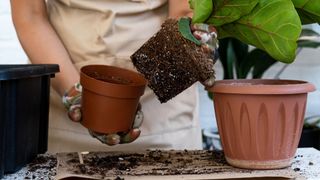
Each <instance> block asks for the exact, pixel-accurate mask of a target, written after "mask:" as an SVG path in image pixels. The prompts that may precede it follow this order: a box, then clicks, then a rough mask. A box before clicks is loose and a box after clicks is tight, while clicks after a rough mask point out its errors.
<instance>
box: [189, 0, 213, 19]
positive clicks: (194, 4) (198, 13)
mask: <svg viewBox="0 0 320 180" xmlns="http://www.w3.org/2000/svg"><path fill="white" fill-rule="evenodd" d="M189 5H190V7H191V9H193V10H194V14H193V18H192V22H193V23H202V22H205V21H206V20H207V19H208V18H209V17H210V15H211V13H212V7H213V4H212V0H200V1H199V0H198V1H196V0H189Z"/></svg>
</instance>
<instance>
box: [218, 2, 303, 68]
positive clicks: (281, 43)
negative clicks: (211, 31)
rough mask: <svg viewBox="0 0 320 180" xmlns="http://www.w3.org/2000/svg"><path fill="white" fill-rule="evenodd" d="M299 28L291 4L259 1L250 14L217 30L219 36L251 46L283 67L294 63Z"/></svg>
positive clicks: (298, 21) (295, 13)
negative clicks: (221, 32)
mask: <svg viewBox="0 0 320 180" xmlns="http://www.w3.org/2000/svg"><path fill="white" fill-rule="evenodd" d="M301 28H302V27H301V22H300V18H299V15H298V14H297V12H296V11H295V9H294V6H293V4H292V2H291V0H273V1H270V0H260V1H259V3H258V5H257V6H255V8H254V9H253V10H252V12H251V13H250V14H248V15H245V16H243V17H241V18H240V19H239V20H237V21H235V22H233V23H229V24H225V25H223V26H220V27H217V29H218V32H219V31H220V30H223V31H224V32H227V35H228V36H230V37H235V38H237V39H239V40H241V41H243V42H245V43H247V44H251V45H254V46H256V47H258V48H259V49H262V50H264V51H266V52H267V53H269V55H270V56H272V57H273V58H275V59H277V60H279V61H281V62H285V63H291V62H292V61H293V60H294V59H295V51H296V48H297V43H296V42H297V40H298V38H299V35H300V33H301ZM224 34H226V33H224ZM220 38H221V37H220Z"/></svg>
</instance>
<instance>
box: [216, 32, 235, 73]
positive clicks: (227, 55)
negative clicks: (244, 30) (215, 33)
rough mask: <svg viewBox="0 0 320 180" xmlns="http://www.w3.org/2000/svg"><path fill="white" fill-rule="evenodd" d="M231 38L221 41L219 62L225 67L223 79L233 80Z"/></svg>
mask: <svg viewBox="0 0 320 180" xmlns="http://www.w3.org/2000/svg"><path fill="white" fill-rule="evenodd" d="M230 44H231V38H225V39H221V40H220V41H219V49H218V52H219V60H220V62H221V64H222V67H223V79H233V61H234V59H232V57H231V56H232V55H231V54H232V50H231V51H230V47H231V45H230Z"/></svg>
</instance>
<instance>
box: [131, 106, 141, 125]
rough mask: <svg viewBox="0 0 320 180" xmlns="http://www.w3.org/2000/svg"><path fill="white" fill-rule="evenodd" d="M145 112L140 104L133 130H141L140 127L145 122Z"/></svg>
mask: <svg viewBox="0 0 320 180" xmlns="http://www.w3.org/2000/svg"><path fill="white" fill-rule="evenodd" d="M143 117H144V116H143V112H142V110H141V104H140V103H139V105H138V108H137V112H136V116H135V119H134V122H133V125H132V128H133V129H137V128H140V126H141V125H142V122H143Z"/></svg>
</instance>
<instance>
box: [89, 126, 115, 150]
mask: <svg viewBox="0 0 320 180" xmlns="http://www.w3.org/2000/svg"><path fill="white" fill-rule="evenodd" d="M88 131H89V133H90V135H91V136H92V137H93V138H96V139H98V140H99V141H100V142H101V143H103V144H107V145H109V146H114V145H117V144H119V143H120V136H119V135H118V134H109V135H107V134H101V133H97V132H94V131H91V130H90V129H88Z"/></svg>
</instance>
